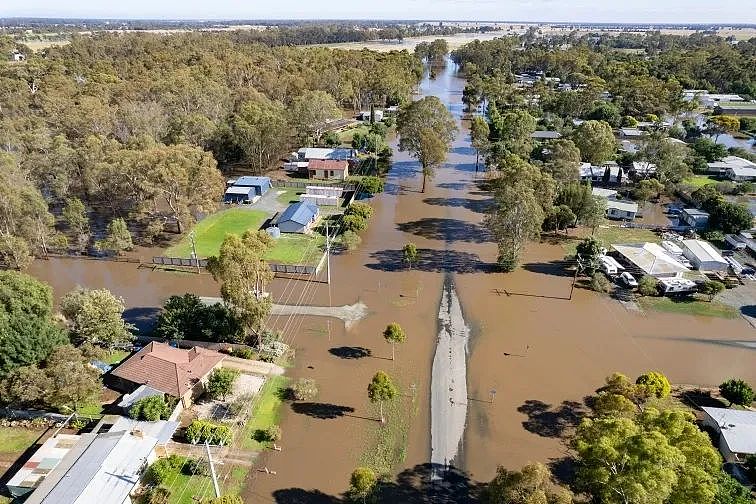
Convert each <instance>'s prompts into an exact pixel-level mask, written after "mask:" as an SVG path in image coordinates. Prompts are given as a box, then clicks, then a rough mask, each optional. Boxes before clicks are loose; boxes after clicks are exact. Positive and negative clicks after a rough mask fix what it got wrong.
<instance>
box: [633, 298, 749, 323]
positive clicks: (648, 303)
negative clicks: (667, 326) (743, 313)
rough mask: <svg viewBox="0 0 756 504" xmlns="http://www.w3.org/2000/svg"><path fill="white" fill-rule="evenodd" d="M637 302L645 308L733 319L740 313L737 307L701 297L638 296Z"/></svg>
mask: <svg viewBox="0 0 756 504" xmlns="http://www.w3.org/2000/svg"><path fill="white" fill-rule="evenodd" d="M638 304H639V305H640V306H641V307H642V308H643V309H645V310H656V311H660V312H667V313H680V314H684V315H696V316H699V317H719V318H727V319H734V318H737V317H738V316H739V315H740V314H739V312H738V310H737V308H734V307H732V306H728V305H725V304H722V303H717V302H716V301H713V302H711V303H709V301H708V300H703V299H702V298H696V297H693V298H677V299H672V298H668V297H639V298H638Z"/></svg>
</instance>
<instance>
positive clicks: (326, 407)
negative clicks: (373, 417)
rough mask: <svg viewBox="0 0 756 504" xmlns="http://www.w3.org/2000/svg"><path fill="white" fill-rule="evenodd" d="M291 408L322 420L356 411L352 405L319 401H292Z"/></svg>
mask: <svg viewBox="0 0 756 504" xmlns="http://www.w3.org/2000/svg"><path fill="white" fill-rule="evenodd" d="M291 409H292V411H294V413H299V414H300V415H307V416H311V417H313V418H320V419H321V420H331V419H334V418H339V417H343V416H347V415H349V414H350V413H354V408H352V407H351V406H339V405H338V404H330V403H317V402H295V403H292V405H291Z"/></svg>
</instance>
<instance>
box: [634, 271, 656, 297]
mask: <svg viewBox="0 0 756 504" xmlns="http://www.w3.org/2000/svg"><path fill="white" fill-rule="evenodd" d="M638 293H639V294H640V295H641V296H656V295H657V294H658V293H659V291H658V283H657V281H656V278H654V277H652V276H649V275H643V277H642V278H641V279H640V280H638Z"/></svg>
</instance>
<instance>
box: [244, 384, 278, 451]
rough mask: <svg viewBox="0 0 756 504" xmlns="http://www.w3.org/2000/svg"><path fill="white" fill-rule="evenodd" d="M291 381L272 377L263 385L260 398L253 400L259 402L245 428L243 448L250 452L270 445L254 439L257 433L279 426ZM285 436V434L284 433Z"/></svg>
mask: <svg viewBox="0 0 756 504" xmlns="http://www.w3.org/2000/svg"><path fill="white" fill-rule="evenodd" d="M288 383H289V379H288V378H287V377H285V376H271V377H270V378H268V380H267V381H266V382H265V385H263V388H262V390H261V391H260V396H257V397H255V399H253V400H254V401H256V402H257V404H256V406H255V408H254V410H252V415H251V417H250V419H249V421H248V422H247V425H246V426H245V427H244V433H243V434H242V435H243V436H244V437H243V439H242V448H247V449H250V450H264V449H265V448H269V447H270V443H267V442H265V443H260V442H259V441H255V439H254V438H253V436H254V434H255V431H257V430H261V429H267V428H268V427H270V426H271V425H276V424H278V419H279V417H280V414H281V404H283V397H284V393H285V391H286V387H287V385H288ZM284 435H285V433H284Z"/></svg>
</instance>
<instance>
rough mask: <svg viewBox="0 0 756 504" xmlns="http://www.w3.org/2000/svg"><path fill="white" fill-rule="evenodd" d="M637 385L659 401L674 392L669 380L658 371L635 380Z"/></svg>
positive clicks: (650, 372)
mask: <svg viewBox="0 0 756 504" xmlns="http://www.w3.org/2000/svg"><path fill="white" fill-rule="evenodd" d="M635 384H636V385H639V386H640V387H642V390H643V392H645V393H646V395H648V396H656V397H658V398H659V399H662V398H664V397H667V396H668V395H669V393H670V392H671V391H672V386H671V385H670V384H669V380H668V379H667V377H666V376H664V375H663V374H661V373H659V372H657V371H649V372H648V373H644V374H642V375H640V376H639V377H638V379H637V380H635Z"/></svg>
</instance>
